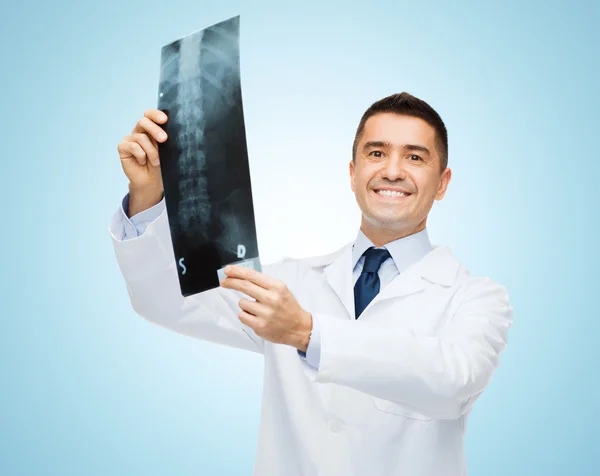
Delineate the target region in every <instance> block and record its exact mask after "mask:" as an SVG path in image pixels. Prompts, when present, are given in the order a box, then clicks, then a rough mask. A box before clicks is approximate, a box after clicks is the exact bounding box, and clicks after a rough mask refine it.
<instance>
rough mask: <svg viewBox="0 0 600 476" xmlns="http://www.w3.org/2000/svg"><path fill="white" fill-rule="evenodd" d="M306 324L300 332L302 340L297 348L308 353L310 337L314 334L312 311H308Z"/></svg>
mask: <svg viewBox="0 0 600 476" xmlns="http://www.w3.org/2000/svg"><path fill="white" fill-rule="evenodd" d="M305 322H306V326H305V327H304V328H303V329H302V331H301V334H300V342H298V345H297V346H296V348H297V349H298V350H300V351H302V352H304V353H306V351H307V349H308V345H309V344H310V338H311V335H312V328H313V321H312V314H311V313H310V312H307V313H306V320H305Z"/></svg>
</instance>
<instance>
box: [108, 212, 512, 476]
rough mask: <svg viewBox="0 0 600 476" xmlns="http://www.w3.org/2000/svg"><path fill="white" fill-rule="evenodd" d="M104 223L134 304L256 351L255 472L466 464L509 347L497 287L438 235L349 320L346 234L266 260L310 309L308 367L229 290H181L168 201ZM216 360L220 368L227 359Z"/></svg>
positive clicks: (154, 316)
mask: <svg viewBox="0 0 600 476" xmlns="http://www.w3.org/2000/svg"><path fill="white" fill-rule="evenodd" d="M119 214H120V210H119V211H117V213H116V214H115V216H114V217H113V220H112V222H111V226H110V232H111V236H112V240H113V245H114V251H115V253H116V258H117V261H118V264H119V267H120V269H121V272H122V274H123V277H124V279H125V283H126V285H127V291H128V293H129V296H130V298H131V304H132V306H133V309H134V310H135V311H136V312H137V313H138V314H139V315H140V316H142V317H143V318H145V319H147V320H148V321H150V322H152V323H154V324H158V325H160V326H163V327H165V328H167V329H171V330H172V331H175V332H178V333H181V334H185V335H188V336H192V337H195V338H198V339H203V340H208V341H212V342H217V343H221V344H225V345H229V346H233V347H237V348H241V349H246V350H250V351H253V352H258V353H261V354H263V355H264V365H265V367H264V392H263V402H262V409H261V421H260V430H259V438H258V451H257V457H256V462H255V468H254V475H255V476H317V475H319V476H401V475H402V476H464V475H466V474H467V466H466V462H465V455H464V446H463V435H464V432H465V428H466V421H467V417H468V414H469V411H470V410H471V407H472V405H473V403H474V402H475V400H476V399H477V398H478V396H479V395H480V394H481V392H482V391H483V390H484V389H485V387H486V386H487V385H488V383H489V382H490V379H491V378H492V374H493V373H494V370H495V369H496V367H497V366H498V358H499V354H500V353H501V352H502V351H503V350H504V348H505V347H506V339H507V333H508V330H509V328H510V326H511V324H512V308H511V306H510V304H509V299H508V294H507V291H506V290H505V288H504V287H502V286H501V285H499V284H497V283H495V282H493V281H492V280H490V279H489V278H482V277H472V276H470V274H469V272H468V271H467V270H466V269H465V268H464V267H463V266H461V264H460V263H459V262H458V261H457V260H456V259H455V258H454V257H453V255H452V253H451V252H450V250H449V249H448V248H447V247H443V246H435V247H434V249H433V250H432V251H430V252H429V253H428V254H427V255H426V256H425V258H423V259H422V260H421V261H420V262H418V263H416V264H414V265H412V266H411V267H409V268H408V269H407V270H406V271H405V272H404V273H402V274H400V275H399V276H397V277H396V278H395V279H394V280H393V281H392V282H391V283H390V284H389V285H387V286H386V287H385V288H384V289H383V290H382V291H381V292H380V293H379V294H378V295H377V296H376V297H375V299H374V300H373V301H372V302H371V303H370V304H369V306H368V307H367V308H366V309H365V311H364V312H363V314H362V315H361V316H360V319H358V320H355V319H354V300H353V284H352V269H351V254H352V244H353V243H349V244H348V245H346V246H344V247H343V248H341V249H340V250H338V251H336V252H334V253H331V254H328V255H325V256H319V257H315V258H309V259H288V258H286V259H283V260H281V261H279V262H277V263H275V264H271V265H265V266H263V272H264V273H266V274H268V275H271V276H274V277H276V278H278V279H280V280H282V281H283V282H285V283H286V284H287V286H288V288H289V289H290V290H291V291H292V292H293V294H294V296H295V297H296V299H297V300H298V302H299V303H300V305H301V306H302V307H303V308H304V309H305V310H307V311H309V312H311V313H313V314H315V315H317V316H318V319H319V325H320V330H321V357H320V366H319V370H318V371H315V370H313V369H312V368H311V367H310V366H308V364H307V363H306V362H305V361H303V360H302V359H301V358H300V357H299V355H298V353H297V351H296V349H295V348H293V347H290V346H286V345H281V344H273V343H271V342H269V341H265V340H263V339H262V338H260V337H258V336H256V334H255V333H254V332H253V331H252V330H251V329H250V328H249V327H247V326H245V325H244V324H242V323H241V322H240V321H239V319H238V317H237V316H238V314H239V312H240V309H239V306H238V302H239V299H241V298H242V297H244V295H243V294H241V293H239V292H238V291H234V290H230V289H225V288H216V289H212V290H209V291H206V292H203V293H200V294H196V295H193V296H189V297H186V298H184V297H182V295H181V292H180V289H179V282H178V277H177V269H176V264H175V258H174V254H173V249H172V244H171V237H170V233H169V227H168V218H167V213H166V211H165V210H163V212H162V213H161V215H160V216H159V217H158V218H157V219H156V220H155V221H154V222H152V223H151V224H150V225H149V226H148V228H147V229H146V231H145V232H144V233H143V234H142V235H141V236H139V237H136V238H132V239H129V240H126V241H121V237H122V236H123V235H122V224H121V218H120V216H119ZM224 371H226V369H224Z"/></svg>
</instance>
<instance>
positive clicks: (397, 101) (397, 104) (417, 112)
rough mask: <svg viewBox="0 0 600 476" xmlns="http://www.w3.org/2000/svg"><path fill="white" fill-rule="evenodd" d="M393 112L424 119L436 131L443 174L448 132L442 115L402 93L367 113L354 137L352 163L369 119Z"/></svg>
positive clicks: (374, 106) (420, 101)
mask: <svg viewBox="0 0 600 476" xmlns="http://www.w3.org/2000/svg"><path fill="white" fill-rule="evenodd" d="M385 112H391V113H393V114H401V115H404V116H412V117H418V118H420V119H423V120H424V121H425V122H426V123H427V124H429V125H430V126H431V127H433V128H434V129H435V145H436V149H437V152H438V155H439V156H440V170H441V171H442V172H443V171H444V170H445V169H446V167H447V166H448V131H447V130H446V126H445V125H444V122H443V121H442V118H441V117H440V115H439V114H438V113H437V112H436V111H435V109H433V108H432V107H431V106H430V105H429V104H427V103H426V102H425V101H423V100H421V99H419V98H417V97H415V96H413V95H411V94H408V93H407V92H402V93H400V94H392V95H391V96H388V97H386V98H383V99H380V100H379V101H377V102H375V103H373V104H372V105H371V106H370V107H369V109H367V110H366V111H365V113H364V114H363V116H362V118H361V119H360V122H359V124H358V128H357V129H356V135H355V136H354V143H353V144H352V161H355V160H356V148H357V146H358V142H359V141H360V138H361V136H362V133H363V131H364V129H365V123H366V122H367V119H369V118H370V117H371V116H374V115H375V114H380V113H385Z"/></svg>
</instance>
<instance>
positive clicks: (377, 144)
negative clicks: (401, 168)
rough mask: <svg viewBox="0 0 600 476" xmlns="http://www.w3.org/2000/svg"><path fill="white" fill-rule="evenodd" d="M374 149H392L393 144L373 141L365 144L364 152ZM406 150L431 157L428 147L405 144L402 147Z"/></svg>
mask: <svg viewBox="0 0 600 476" xmlns="http://www.w3.org/2000/svg"><path fill="white" fill-rule="evenodd" d="M372 147H387V148H392V147H393V146H392V144H391V143H390V142H387V141H381V140H372V141H369V142H365V145H364V146H363V150H366V149H370V148H372ZM400 147H402V148H404V149H406V150H418V151H421V152H425V153H426V154H428V155H431V152H429V149H428V148H427V147H425V146H424V145H417V144H404V145H402V146H400Z"/></svg>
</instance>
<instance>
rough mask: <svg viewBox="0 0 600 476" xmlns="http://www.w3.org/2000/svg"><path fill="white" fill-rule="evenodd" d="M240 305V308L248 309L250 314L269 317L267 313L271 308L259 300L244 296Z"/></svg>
mask: <svg viewBox="0 0 600 476" xmlns="http://www.w3.org/2000/svg"><path fill="white" fill-rule="evenodd" d="M238 305H239V306H240V309H242V310H243V311H246V312H247V313H248V314H252V315H253V316H257V317H262V318H265V317H267V313H268V312H269V309H270V308H269V307H267V306H265V305H264V304H262V303H260V302H258V301H250V300H249V299H244V298H242V299H240V302H239V303H238Z"/></svg>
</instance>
